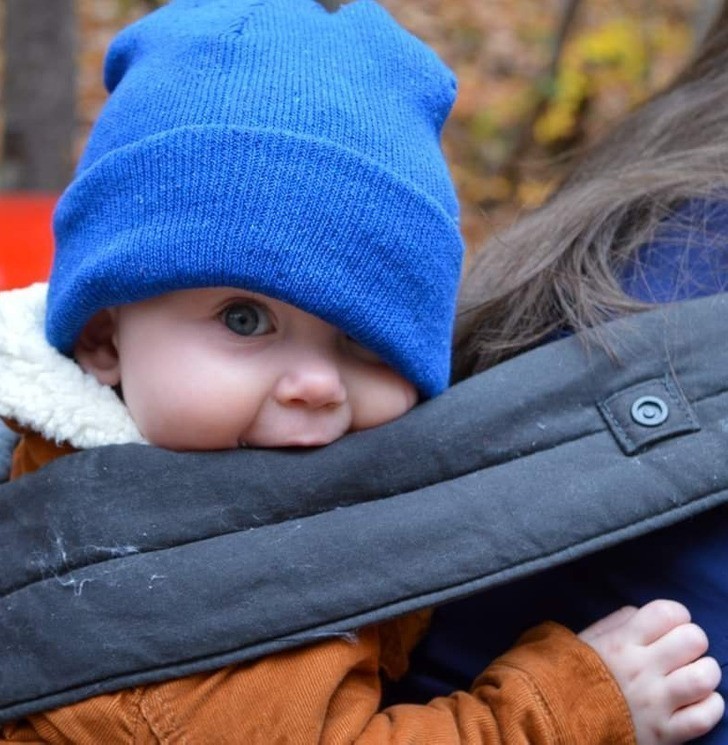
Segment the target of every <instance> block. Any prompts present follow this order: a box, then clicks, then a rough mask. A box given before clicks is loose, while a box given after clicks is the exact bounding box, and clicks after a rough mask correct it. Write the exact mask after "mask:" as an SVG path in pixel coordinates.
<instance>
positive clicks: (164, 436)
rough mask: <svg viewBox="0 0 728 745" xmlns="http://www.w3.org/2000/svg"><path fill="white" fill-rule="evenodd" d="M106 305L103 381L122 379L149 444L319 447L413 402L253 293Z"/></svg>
mask: <svg viewBox="0 0 728 745" xmlns="http://www.w3.org/2000/svg"><path fill="white" fill-rule="evenodd" d="M110 312H111V314H112V318H113V321H114V331H113V335H112V344H113V348H114V354H115V356H116V367H115V368H114V370H113V371H112V372H113V375H112V377H111V378H110V377H109V375H108V370H107V371H106V372H105V377H104V380H103V382H110V383H112V384H115V382H118V383H119V384H120V385H121V389H122V393H123V397H124V401H125V403H126V405H127V406H128V408H129V411H130V412H131V415H132V417H133V419H134V421H135V422H136V424H137V426H138V427H139V430H140V431H141V433H142V435H144V437H146V439H147V440H149V442H151V443H152V444H154V445H158V446H160V447H165V448H169V449H171V450H218V449H227V448H236V447H241V446H245V445H248V446H251V447H308V446H317V445H326V444H328V443H330V442H333V441H334V440H336V439H338V438H339V437H342V436H343V435H344V434H346V433H347V432H353V431H356V430H362V429H367V428H369V427H376V426H377V425H379V424H384V423H385V422H388V421H390V420H392V419H395V418H396V417H398V416H400V415H401V414H404V413H405V412H406V411H408V410H409V409H411V408H412V407H413V406H414V405H415V403H416V401H417V394H416V391H415V388H414V386H413V385H412V384H411V383H409V382H408V381H406V380H405V379H404V378H403V377H401V376H400V375H399V374H398V373H396V372H394V371H393V370H392V369H391V368H389V367H388V366H387V365H385V364H384V363H383V362H382V361H381V360H379V359H378V358H377V357H376V355H374V354H372V353H371V352H369V351H368V350H366V349H364V348H363V347H361V346H360V345H358V344H357V343H356V342H354V341H353V340H352V339H350V338H349V337H347V336H346V334H344V333H343V332H342V331H340V330H339V329H337V328H335V327H334V326H331V325H330V324H328V323H325V322H324V321H322V320H320V319H318V318H316V317H315V316H312V315H309V314H308V313H305V312H304V311H301V310H299V309H297V308H295V307H293V306H291V305H287V304H286V303H282V302H280V301H277V300H273V299H271V298H268V297H264V296H262V295H257V294H253V293H250V292H243V291H240V290H236V289H234V288H225V287H215V288H209V289H196V290H181V291H178V292H171V293H168V294H166V295H162V296H160V297H157V298H153V299H151V300H146V301H143V302H138V303H132V304H129V305H122V306H119V307H117V308H114V309H112V310H111V311H110ZM79 362H80V363H81V364H82V366H84V367H85V368H86V369H87V370H88V369H89V367H88V366H87V365H85V364H84V362H83V360H82V359H79ZM90 371H91V372H94V370H93V369H91V370H90ZM97 377H98V376H97ZM117 378H118V381H117Z"/></svg>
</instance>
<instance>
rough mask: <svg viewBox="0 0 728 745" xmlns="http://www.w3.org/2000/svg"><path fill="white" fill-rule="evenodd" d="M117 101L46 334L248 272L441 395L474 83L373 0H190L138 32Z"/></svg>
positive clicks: (73, 223)
mask: <svg viewBox="0 0 728 745" xmlns="http://www.w3.org/2000/svg"><path fill="white" fill-rule="evenodd" d="M105 82H106V85H107V88H108V90H109V92H110V94H111V95H110V97H109V99H108V101H107V104H106V106H105V108H104V110H103V111H102V113H101V115H100V117H99V120H98V121H97V123H96V125H95V127H94V129H93V132H92V134H91V137H90V140H89V143H88V146H87V149H86V152H85V153H84V155H83V157H82V159H81V162H80V164H79V167H78V170H77V173H76V176H75V179H74V181H73V182H72V183H71V185H70V186H69V188H68V189H67V190H66V192H65V193H64V195H63V196H62V198H61V200H60V202H59V205H58V207H57V210H56V213H55V216H54V232H55V239H56V252H55V258H54V264H53V269H52V274H51V279H50V289H49V296H48V313H47V319H46V334H47V336H48V339H49V341H50V343H51V344H52V345H54V346H55V347H57V348H58V349H59V350H61V351H62V352H64V353H66V354H68V353H70V352H71V351H72V349H73V345H74V342H75V340H76V338H77V337H78V334H79V333H80V331H81V330H82V328H83V326H84V325H85V323H86V322H87V321H88V320H89V319H90V317H91V316H92V315H93V314H94V313H95V312H97V311H98V310H100V309H102V308H105V307H109V306H113V305H118V304H121V303H128V302H133V301H137V300H142V299H145V298H149V297H152V296H155V295H159V294H162V293H165V292H169V291H172V290H178V289H185V288H193V287H209V286H233V287H240V288H243V289H247V290H250V291H255V292H260V293H263V294H266V295H269V296H271V297H274V298H277V299H279V300H283V301H284V302H288V303H291V304H293V305H296V306H297V307H299V308H301V309H303V310H305V311H307V312H309V313H313V314H315V315H317V316H319V317H320V318H323V319H324V320H326V321H328V322H329V323H332V324H334V325H336V326H338V327H339V328H341V329H343V330H344V331H345V332H346V333H348V334H349V335H351V336H352V337H353V338H355V339H356V340H357V341H359V342H360V343H362V344H364V345H365V346H367V347H369V348H370V349H372V350H373V351H375V352H376V353H378V354H379V355H380V356H381V357H382V359H383V360H385V361H386V362H387V363H388V364H390V365H391V366H392V367H394V368H395V369H396V370H398V371H399V372H400V373H401V374H403V375H404V376H405V377H406V378H407V379H409V380H411V381H412V382H413V383H414V384H415V385H416V386H417V387H418V389H419V390H420V391H421V393H422V394H423V395H425V396H430V395H434V394H436V393H438V392H440V391H441V390H442V389H443V388H444V387H445V386H446V384H447V382H448V377H449V361H450V350H451V347H450V338H451V333H452V325H453V318H454V307H455V295H456V289H457V284H458V280H459V275H460V266H461V257H462V241H461V238H460V235H459V231H458V205H457V199H456V196H455V193H454V190H453V186H452V183H451V180H450V177H449V173H448V170H447V166H446V164H445V161H444V158H443V155H442V151H441V148H440V132H441V128H442V125H443V123H444V121H445V119H446V117H447V115H448V113H449V111H450V108H451V106H452V103H453V99H454V93H455V83H454V79H453V76H452V74H451V73H450V71H449V70H448V69H447V68H446V67H445V66H444V65H443V64H442V63H441V62H440V60H439V59H438V58H437V56H436V55H435V54H434V53H433V52H432V51H431V50H430V49H428V48H427V47H426V46H425V45H424V44H422V43H421V42H420V41H418V40H417V39H416V38H415V37H413V36H412V35H410V34H409V33H408V32H406V31H405V30H404V29H402V28H401V27H400V26H399V25H398V24H397V23H396V22H395V21H394V20H393V19H392V18H391V16H390V15H389V14H388V13H387V12H386V11H385V10H383V9H382V8H381V7H380V6H378V5H377V4H376V3H375V2H373V1H372V0H355V1H354V2H351V3H348V4H345V5H343V6H342V7H341V8H340V9H339V10H338V11H336V12H329V11H327V10H326V9H325V8H324V7H322V6H321V5H319V4H318V3H317V2H315V1H314V0H172V2H170V3H169V4H168V5H166V6H164V7H163V8H161V9H160V10H158V11H155V12H154V13H151V14H149V15H148V16H146V17H145V18H143V19H142V20H141V21H139V22H137V23H135V24H133V25H132V26H130V27H128V28H127V29H125V30H124V31H122V32H121V34H119V36H118V37H117V38H116V39H115V40H114V42H113V43H112V46H111V48H110V50H109V54H108V56H107V60H106V67H105Z"/></svg>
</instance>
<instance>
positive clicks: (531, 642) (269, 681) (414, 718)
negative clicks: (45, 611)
mask: <svg viewBox="0 0 728 745" xmlns="http://www.w3.org/2000/svg"><path fill="white" fill-rule="evenodd" d="M379 657H380V630H379V628H378V627H369V628H367V629H364V630H363V631H362V632H361V634H360V635H359V636H358V639H357V640H356V641H353V640H349V639H337V640H333V641H327V642H324V643H321V644H317V645H315V646H312V647H309V648H306V649H302V650H295V651H292V652H288V653H283V654H278V655H274V656H271V657H269V658H265V659H262V660H260V661H258V662H255V663H252V664H250V665H241V666H237V667H228V668H224V669H222V670H218V671H216V672H215V673H212V674H202V675H196V676H190V677H187V678H182V679H179V680H174V681H170V682H167V683H161V684H156V685H151V686H146V687H144V688H137V689H133V690H129V691H121V692H118V693H115V694H108V695H105V696H99V697H97V698H94V699H90V700H88V701H84V702H81V703H79V704H75V705H73V706H68V707H65V708H63V709H59V710H56V711H51V712H46V713H44V714H40V715H34V716H32V717H30V718H29V720H28V721H27V722H25V723H23V724H22V725H20V726H17V727H13V726H12V725H11V726H10V727H7V728H6V730H5V737H6V738H7V739H6V740H5V741H6V742H8V741H13V742H17V741H27V737H29V736H30V735H31V733H34V734H35V735H36V736H40V737H41V738H42V741H43V742H53V743H66V742H69V741H70V742H74V743H77V744H78V745H85V744H87V743H88V744H89V745H90V743H96V742H99V741H103V742H106V743H135V744H138V743H173V742H182V741H184V742H215V743H242V742H244V743H270V742H286V743H301V744H302V745H309V744H312V743H325V744H327V745H343V744H344V743H347V744H348V743H363V744H368V743H372V744H376V745H382V743H390V742H391V743H422V742H427V743H432V744H433V745H444V744H446V743H448V744H449V743H468V744H475V743H499V744H500V745H507V744H509V743H520V744H523V743H528V744H529V745H540V744H542V743H543V744H544V745H545V744H546V743H549V745H553V744H554V743H562V744H563V745H569V744H570V743H575V742H578V743H580V744H581V745H590V744H591V743H594V744H595V745H598V744H600V743H604V744H606V743H609V745H622V744H626V743H634V735H633V732H632V726H631V720H630V716H629V712H628V709H627V705H626V703H625V701H624V699H623V698H622V695H621V693H620V691H619V689H618V687H617V685H616V683H615V682H614V680H613V679H612V677H611V675H610V674H609V672H608V671H607V670H606V668H605V667H604V665H603V664H602V662H601V660H600V659H599V657H598V656H597V655H596V654H595V653H594V652H593V651H592V650H591V649H590V648H589V647H588V646H587V645H585V644H583V643H582V642H581V641H580V640H579V639H578V638H577V637H576V636H574V635H573V634H572V633H571V632H569V631H567V630H566V629H564V628H563V627H561V626H558V625H556V624H544V625H542V626H539V627H538V628H536V629H534V630H533V631H531V632H530V633H528V634H527V635H525V636H524V637H523V638H522V639H521V640H520V642H519V644H518V645H516V647H514V648H513V649H512V650H510V651H509V652H507V653H506V654H505V655H503V656H502V657H500V658H499V659H498V660H496V661H495V662H494V663H493V664H492V665H491V666H490V667H488V669H487V670H486V671H485V672H484V673H483V674H482V675H481V676H480V677H479V678H478V680H476V682H475V684H474V686H473V688H472V690H471V692H470V693H456V694H454V695H452V696H450V697H447V698H439V699H435V700H434V701H432V702H431V703H430V704H428V705H426V706H414V705H400V706H395V707H392V708H389V709H386V710H384V711H378V705H379V700H380V678H379Z"/></svg>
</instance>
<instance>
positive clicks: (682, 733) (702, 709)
mask: <svg viewBox="0 0 728 745" xmlns="http://www.w3.org/2000/svg"><path fill="white" fill-rule="evenodd" d="M724 711H725V702H724V701H723V697H722V696H721V695H720V694H719V693H711V694H710V696H708V697H707V698H705V699H703V700H702V701H700V702H698V703H695V704H690V705H689V706H686V707H684V708H682V709H678V711H676V712H675V713H674V714H673V715H672V716H671V717H670V721H669V722H668V725H667V731H666V732H665V733H664V735H665V738H664V739H663V740H662V742H665V743H682V742H686V741H687V740H693V739H695V738H696V737H702V736H703V735H704V734H706V733H708V732H710V730H711V729H713V727H715V725H716V724H718V722H719V721H720V720H721V718H722V717H723V712H724Z"/></svg>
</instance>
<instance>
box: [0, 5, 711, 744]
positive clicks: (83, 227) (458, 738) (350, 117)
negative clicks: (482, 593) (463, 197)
mask: <svg viewBox="0 0 728 745" xmlns="http://www.w3.org/2000/svg"><path fill="white" fill-rule="evenodd" d="M106 84H107V87H108V88H109V91H110V94H111V95H110V98H109V100H108V103H107V105H106V107H105V109H104V111H103V112H102V114H101V116H100V118H99V121H98V122H97V124H96V126H95V128H94V131H93V133H92V135H91V138H90V140H89V143H88V147H87V149H86V152H85V154H84V156H83V158H82V161H81V163H80V165H79V168H78V172H77V175H76V177H75V179H74V181H73V183H72V184H71V185H70V187H69V188H68V190H67V191H66V193H65V194H64V195H63V197H62V198H61V201H60V203H59V205H58V209H57V211H56V215H55V219H54V229H55V235H56V254H55V259H54V266H53V272H52V275H51V279H50V283H49V287H48V291H47V302H46V291H45V288H43V287H39V286H36V287H33V288H29V289H28V290H25V291H18V292H16V293H12V294H10V295H8V296H7V297H6V298H2V299H1V305H2V307H0V310H2V309H3V308H4V309H5V313H4V317H5V318H6V319H8V318H10V317H11V316H12V319H13V320H12V323H10V322H7V325H6V328H4V329H2V337H3V338H5V339H7V334H11V335H12V334H15V335H16V336H17V339H16V341H17V344H15V345H13V344H10V343H9V342H7V340H6V341H5V342H4V343H5V345H6V350H7V349H12V354H10V353H8V352H6V359H9V358H10V357H12V355H13V354H15V355H16V359H15V360H14V361H13V360H10V361H9V362H8V364H7V365H6V368H5V369H6V370H7V371H8V374H7V375H6V376H4V382H3V384H2V386H0V414H2V415H3V416H5V417H6V418H8V419H9V420H12V425H13V426H14V427H15V428H16V429H18V430H20V431H21V434H22V439H21V442H20V444H19V446H18V447H17V448H16V451H15V454H14V474H13V476H14V477H18V476H21V475H22V474H23V473H27V472H29V471H31V470H34V469H35V468H37V467H38V466H40V465H43V464H44V463H45V462H47V461H48V460H51V459H52V458H54V457H57V456H59V455H62V454H64V453H68V452H71V451H72V450H73V449H78V448H85V447H93V446H99V445H106V444H113V443H120V442H135V441H136V442H148V443H151V444H153V445H156V446H159V447H164V448H169V449H172V450H219V449H228V448H238V447H251V448H252V447H257V448H267V447H318V446H322V445H326V444H329V443H331V442H333V441H335V440H337V439H338V438H340V437H342V436H344V435H345V434H347V433H350V432H356V431H359V430H364V429H368V428H371V427H376V426H379V425H382V424H385V423H386V422H389V421H391V420H393V419H395V418H396V417H399V416H401V415H403V414H404V413H406V412H407V411H408V410H409V409H411V408H412V407H413V406H415V404H416V403H417V402H418V401H419V400H421V399H425V398H428V397H431V396H434V395H437V394H438V393H440V392H441V391H442V390H443V389H444V388H445V386H446V385H447V382H448V377H449V359H450V338H451V332H452V325H453V315H454V305H455V295H456V290H457V284H458V279H459V273H460V265H461V256H462V243H461V239H460V236H459V232H458V223H457V200H456V196H455V193H454V190H453V187H452V184H451V181H450V178H449V175H448V171H447V167H446V165H445V162H444V159H443V157H442V153H441V150H440V143H439V137H440V130H441V127H442V125H443V123H444V121H445V119H446V117H447V114H448V112H449V110H450V107H451V105H452V102H453V98H454V91H455V86H454V81H453V79H452V76H451V74H450V73H449V71H448V70H447V69H446V68H445V67H444V66H443V65H442V64H441V62H440V61H439V60H438V59H437V57H436V56H435V55H434V54H433V53H432V52H431V51H430V50H429V49H427V48H426V47H425V46H424V45H422V44H421V43H420V42H418V41H417V40H416V39H414V38H413V37H412V36H410V35H409V34H407V33H406V32H405V31H404V30H402V29H401V28H400V27H399V26H397V24H396V23H395V22H394V21H393V20H392V19H391V18H390V17H389V15H388V14H387V13H386V12H384V11H383V10H382V9H381V8H380V7H378V6H377V5H376V4H375V3H374V2H372V0H354V2H351V3H349V4H345V5H343V6H342V7H340V8H338V9H337V8H336V7H334V6H332V5H331V4H329V7H328V8H327V7H324V5H323V4H319V3H317V2H315V0H234V1H233V0H172V2H171V3H169V4H168V5H167V6H166V7H164V8H162V9H161V10H159V11H156V12H154V13H152V14H150V15H149V16H147V17H145V18H144V19H142V20H141V21H139V22H137V23H136V24H134V25H133V26H131V27H129V28H128V29H126V30H125V31H123V32H122V33H121V34H120V35H119V36H118V37H117V39H116V40H115V41H114V43H113V45H112V47H111V50H110V52H109V55H108V58H107V62H106ZM44 308H45V310H44ZM43 314H45V336H46V338H47V342H46V340H45V339H43V338H42V336H43V335H42V332H41V331H39V330H38V328H37V324H36V321H37V319H40V318H41V317H42V316H43ZM0 315H3V313H0ZM22 319H25V320H24V323H25V325H23V323H22V322H20V321H21V320H22ZM28 350H30V351H28ZM26 351H27V354H28V356H29V357H32V359H33V363H34V364H35V365H37V364H42V365H43V366H44V370H43V373H44V374H43V375H42V376H38V375H37V370H33V375H32V377H33V382H31V381H30V379H29V378H30V376H28V379H24V378H23V375H24V374H26V375H27V373H25V372H24V371H26V370H27V369H28V367H27V365H26V364H25V363H26V362H27V360H23V359H22V356H23V354H25V353H26ZM39 360H40V361H42V362H41V363H39ZM13 381H16V382H17V385H15V384H14V383H13ZM18 381H19V382H18ZM39 381H40V382H39ZM30 385H34V386H36V388H30V387H29V386H30ZM39 385H42V386H45V388H44V389H43V392H42V393H41V392H39V389H38V388H37V386H39ZM170 519H171V520H173V519H174V515H170ZM242 570H243V569H242V567H241V571H242ZM425 621H426V619H424V617H423V615H422V614H416V615H414V616H408V617H405V618H402V619H397V620H395V621H392V622H389V623H385V624H381V625H378V626H371V627H366V628H363V629H360V630H358V631H357V632H356V640H355V641H354V642H352V641H349V640H342V639H332V640H327V641H324V642H322V643H321V644H318V645H315V646H311V647H306V648H303V649H300V650H294V651H290V652H286V653H282V654H277V655H274V656H271V657H268V658H264V659H261V660H259V661H257V662H253V663H250V664H246V665H238V666H229V667H226V668H223V669H219V670H213V671H210V672H208V673H204V674H198V675H195V676H189V677H186V678H180V679H177V680H172V681H160V682H157V683H152V684H149V685H146V686H143V687H137V688H135V689H132V690H122V691H118V692H116V693H110V694H105V695H101V696H97V697H95V698H92V699H88V700H85V701H80V702H78V703H76V704H73V705H70V706H66V707H63V708H61V709H56V710H54V711H49V712H45V713H42V714H36V715H32V716H29V717H28V718H27V719H24V720H22V721H17V722H10V723H6V724H5V725H4V728H3V737H4V740H3V741H6V742H13V741H27V740H28V739H32V740H35V741H38V740H40V741H45V742H59V743H60V742H69V741H70V742H74V743H87V742H88V743H91V742H101V741H103V742H105V743H116V742H120V743H121V742H129V743H132V742H172V741H175V742H177V741H182V740H184V741H188V742H216V743H217V742H246V743H247V742H274V741H275V742H301V743H309V742H352V741H358V742H372V743H381V742H385V741H390V740H392V741H395V742H396V741H400V740H401V741H402V742H405V741H406V742H413V741H417V742H426V741H429V742H433V741H437V742H464V741H477V742H481V741H483V742H489V741H492V742H514V743H515V742H519V743H521V742H529V743H541V742H543V743H547V742H553V741H554V738H555V737H557V736H558V738H559V740H560V741H564V742H579V743H582V744H583V745H586V744H587V743H590V742H595V743H598V742H610V743H621V742H625V743H627V742H633V741H634V739H635V737H637V738H638V739H639V741H640V742H644V743H658V742H669V743H677V742H682V741H684V740H687V739H690V738H692V737H696V736H698V735H700V734H702V733H703V732H705V731H707V730H708V729H710V727H712V725H713V724H714V723H715V722H716V721H717V719H718V718H719V717H720V715H721V713H722V699H720V697H719V696H717V694H715V693H714V688H715V686H716V685H717V682H718V678H719V675H720V674H719V670H718V669H717V665H716V663H715V662H714V661H713V660H711V659H710V658H706V657H702V655H704V653H705V651H706V649H707V640H706V639H705V635H704V634H703V633H702V631H701V630H700V629H699V628H698V627H696V626H694V625H692V624H690V622H689V616H688V614H687V612H686V610H685V609H684V608H683V607H682V606H680V605H679V604H676V603H670V602H668V601H657V602H655V603H652V604H650V605H647V606H645V607H643V608H641V609H639V610H635V609H624V610H622V611H620V612H617V613H615V614H613V615H612V616H609V617H608V618H607V619H604V620H603V621H602V622H600V623H599V624H597V625H596V626H595V627H592V628H590V629H588V630H586V631H585V632H583V633H582V635H581V639H580V638H578V637H577V636H575V635H573V634H572V633H571V632H569V631H567V630H566V629H564V628H562V627H560V626H558V625H556V624H544V625H543V626H541V627H538V628H537V629H535V630H533V631H532V632H530V633H529V634H527V635H526V636H525V637H524V638H523V639H522V640H521V641H520V642H519V644H518V645H517V646H516V647H515V648H514V649H513V650H511V651H509V652H508V653H506V654H505V655H504V656H503V657H502V658H501V659H500V660H499V661H497V662H496V663H494V664H493V665H492V666H490V667H489V668H488V669H487V670H486V671H485V672H484V673H483V675H482V676H481V677H479V678H478V680H476V681H475V683H474V684H473V687H472V689H471V691H470V692H469V693H458V694H455V695H453V696H452V697H449V698H447V699H441V700H437V701H434V702H432V703H431V704H429V705H427V706H401V707H394V708H392V709H389V710H385V711H384V712H380V711H379V705H380V685H381V672H382V671H384V672H385V673H390V674H396V673H397V672H402V670H403V669H404V667H405V666H406V662H407V655H408V653H409V651H411V649H412V647H413V645H414V644H415V643H416V641H417V640H418V638H419V636H420V634H421V632H422V629H423V624H424V622H425ZM620 686H621V691H620Z"/></svg>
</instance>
